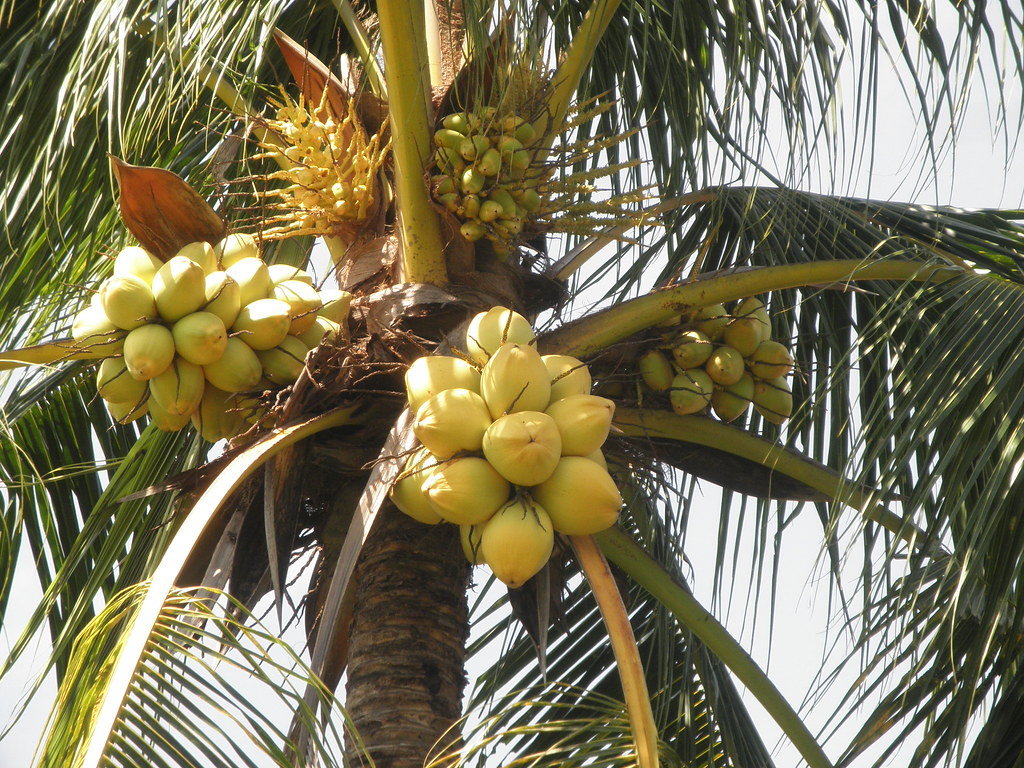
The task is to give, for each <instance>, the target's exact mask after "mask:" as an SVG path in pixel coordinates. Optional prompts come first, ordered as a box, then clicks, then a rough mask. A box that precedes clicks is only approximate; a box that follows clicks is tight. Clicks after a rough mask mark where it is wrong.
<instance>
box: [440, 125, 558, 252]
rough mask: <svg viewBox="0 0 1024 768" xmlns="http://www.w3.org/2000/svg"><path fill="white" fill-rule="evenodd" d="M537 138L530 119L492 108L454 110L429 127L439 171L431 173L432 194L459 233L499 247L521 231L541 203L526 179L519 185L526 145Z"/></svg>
mask: <svg viewBox="0 0 1024 768" xmlns="http://www.w3.org/2000/svg"><path fill="white" fill-rule="evenodd" d="M536 138H537V131H536V130H535V129H534V127H533V125H531V124H530V122H529V121H528V120H526V119H524V118H523V117H521V116H520V115H517V114H514V113H512V114H498V110H497V108H495V107H486V108H484V109H482V110H480V112H479V113H477V112H469V111H467V112H456V113H453V114H450V115H447V116H445V117H444V118H443V119H442V120H441V128H439V129H438V130H437V131H435V132H434V144H435V145H436V150H435V152H434V157H435V161H436V163H437V168H438V170H439V171H440V173H439V174H437V175H435V176H434V178H433V192H434V197H435V199H436V200H437V201H438V202H439V203H440V204H441V205H443V206H444V207H445V208H447V209H448V210H449V211H450V212H451V213H453V214H454V215H455V216H456V217H457V218H458V219H459V220H460V221H461V222H462V226H461V227H460V229H459V231H460V232H461V233H462V236H463V237H464V238H465V239H466V240H468V241H470V242H475V241H477V240H479V239H481V238H487V239H488V240H491V241H492V242H494V243H495V244H498V245H499V246H505V245H507V244H508V243H509V242H511V241H512V240H514V239H515V238H516V237H517V236H518V235H519V233H520V232H522V231H523V224H524V221H525V220H526V218H527V216H528V215H529V214H531V213H534V212H536V211H537V210H538V209H539V208H540V206H541V197H540V195H539V194H538V193H537V191H536V189H534V187H533V185H532V184H524V183H523V180H524V178H525V177H526V173H527V170H528V169H529V167H530V162H531V152H530V151H529V150H528V149H527V148H528V147H529V146H530V144H532V143H533V142H534V140H535V139H536Z"/></svg>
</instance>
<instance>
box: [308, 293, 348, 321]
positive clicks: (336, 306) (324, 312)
mask: <svg viewBox="0 0 1024 768" xmlns="http://www.w3.org/2000/svg"><path fill="white" fill-rule="evenodd" d="M320 301H321V302H322V303H321V305H320V309H318V310H317V311H316V313H317V314H318V315H319V316H320V317H326V318H327V319H328V320H333V321H334V322H336V323H338V324H340V325H344V324H345V323H347V322H348V314H349V311H350V310H351V308H352V294H351V293H349V292H348V291H339V290H336V289H327V290H323V291H320Z"/></svg>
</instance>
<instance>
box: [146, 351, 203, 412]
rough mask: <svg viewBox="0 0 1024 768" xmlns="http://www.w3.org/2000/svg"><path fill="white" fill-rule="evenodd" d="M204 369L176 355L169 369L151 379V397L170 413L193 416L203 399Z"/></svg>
mask: <svg viewBox="0 0 1024 768" xmlns="http://www.w3.org/2000/svg"><path fill="white" fill-rule="evenodd" d="M205 385H206V379H205V378H204V376H203V369H202V368H201V367H200V366H198V365H196V364H195V363H190V362H189V361H188V360H185V359H184V358H183V357H181V356H180V355H176V356H175V358H174V360H172V361H171V364H170V365H169V366H168V367H167V370H166V371H164V372H163V373H161V374H158V375H157V376H154V377H153V378H152V379H150V380H149V399H150V400H152V401H153V402H155V403H156V404H157V405H158V406H159V407H160V409H162V410H163V411H166V412H167V413H168V414H171V415H177V416H191V415H192V414H193V413H194V412H195V410H196V409H197V408H198V407H199V402H200V401H201V400H202V399H203V388H204V386H205Z"/></svg>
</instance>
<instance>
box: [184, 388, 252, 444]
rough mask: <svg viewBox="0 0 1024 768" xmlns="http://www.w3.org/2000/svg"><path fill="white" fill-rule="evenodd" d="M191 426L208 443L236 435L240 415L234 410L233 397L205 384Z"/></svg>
mask: <svg viewBox="0 0 1024 768" xmlns="http://www.w3.org/2000/svg"><path fill="white" fill-rule="evenodd" d="M192 426H194V427H195V428H196V431H198V432H199V434H200V436H201V437H202V438H203V440H206V441H207V442H209V443H216V442H217V441H218V440H225V439H227V438H229V437H234V436H235V435H237V434H238V433H239V432H240V431H241V429H242V415H241V414H240V413H238V411H236V410H235V402H234V395H233V394H232V393H230V392H225V391H224V390H222V389H217V388H216V387H215V386H213V385H212V384H210V383H209V382H207V384H206V387H205V388H204V389H203V399H202V401H201V402H200V403H199V408H197V409H196V411H195V412H194V413H193V414H192Z"/></svg>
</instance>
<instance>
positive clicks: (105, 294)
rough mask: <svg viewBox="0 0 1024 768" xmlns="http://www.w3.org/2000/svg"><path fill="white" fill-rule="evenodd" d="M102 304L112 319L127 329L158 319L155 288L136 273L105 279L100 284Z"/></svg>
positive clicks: (114, 322) (117, 324)
mask: <svg viewBox="0 0 1024 768" xmlns="http://www.w3.org/2000/svg"><path fill="white" fill-rule="evenodd" d="M100 305H101V306H102V307H103V311H104V312H105V313H106V315H107V317H108V318H110V321H111V322H112V323H113V324H114V325H116V326H117V327H118V328H123V329H124V330H126V331H130V330H132V329H134V328H138V327H139V326H140V325H144V324H146V323H151V322H153V321H154V320H156V301H155V300H154V298H153V290H152V289H151V288H150V287H149V283H147V282H146V281H145V280H143V279H142V278H141V277H136V276H135V275H120V276H119V275H115V276H113V277H108V278H107V279H106V280H104V281H103V283H102V284H101V285H100Z"/></svg>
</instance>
